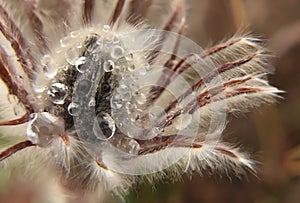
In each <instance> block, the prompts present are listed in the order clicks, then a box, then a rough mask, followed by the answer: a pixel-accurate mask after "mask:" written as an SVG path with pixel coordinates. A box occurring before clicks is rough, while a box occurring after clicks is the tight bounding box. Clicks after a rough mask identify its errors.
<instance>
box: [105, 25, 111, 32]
mask: <svg viewBox="0 0 300 203" xmlns="http://www.w3.org/2000/svg"><path fill="white" fill-rule="evenodd" d="M110 29H111V28H110V26H109V25H104V26H103V32H109V31H110Z"/></svg>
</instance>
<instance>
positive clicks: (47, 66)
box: [41, 54, 57, 78]
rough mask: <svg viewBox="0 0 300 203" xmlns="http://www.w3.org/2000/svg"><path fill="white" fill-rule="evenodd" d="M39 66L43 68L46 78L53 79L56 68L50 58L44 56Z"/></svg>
mask: <svg viewBox="0 0 300 203" xmlns="http://www.w3.org/2000/svg"><path fill="white" fill-rule="evenodd" d="M41 64H42V66H43V72H44V74H45V75H46V76H47V77H50V78H52V77H54V76H55V75H56V73H57V68H56V66H55V65H54V63H53V61H52V59H51V56H50V55H48V54H46V55H44V56H43V58H42V60H41Z"/></svg>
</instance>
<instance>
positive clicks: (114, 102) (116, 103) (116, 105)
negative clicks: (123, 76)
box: [110, 94, 123, 109]
mask: <svg viewBox="0 0 300 203" xmlns="http://www.w3.org/2000/svg"><path fill="white" fill-rule="evenodd" d="M110 106H111V108H113V109H120V108H121V107H122V106H123V103H122V99H121V95H119V94H115V95H114V96H113V97H112V98H111V101H110Z"/></svg>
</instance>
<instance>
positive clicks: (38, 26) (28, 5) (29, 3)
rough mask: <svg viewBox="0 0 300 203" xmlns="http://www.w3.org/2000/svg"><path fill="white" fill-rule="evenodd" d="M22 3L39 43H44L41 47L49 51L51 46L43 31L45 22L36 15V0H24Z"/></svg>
mask: <svg viewBox="0 0 300 203" xmlns="http://www.w3.org/2000/svg"><path fill="white" fill-rule="evenodd" d="M22 3H23V5H24V7H25V12H26V13H27V15H28V17H29V19H30V22H31V25H32V28H33V32H34V34H35V35H36V38H37V40H38V41H39V43H41V44H42V46H40V48H41V49H43V51H49V47H48V45H47V42H46V36H45V33H44V32H43V27H44V26H43V23H42V21H41V19H40V18H39V17H38V16H37V15H36V0H22Z"/></svg>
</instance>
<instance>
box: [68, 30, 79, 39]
mask: <svg viewBox="0 0 300 203" xmlns="http://www.w3.org/2000/svg"><path fill="white" fill-rule="evenodd" d="M70 36H71V37H73V38H76V37H79V36H80V31H79V30H76V31H73V32H71V33H70Z"/></svg>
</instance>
